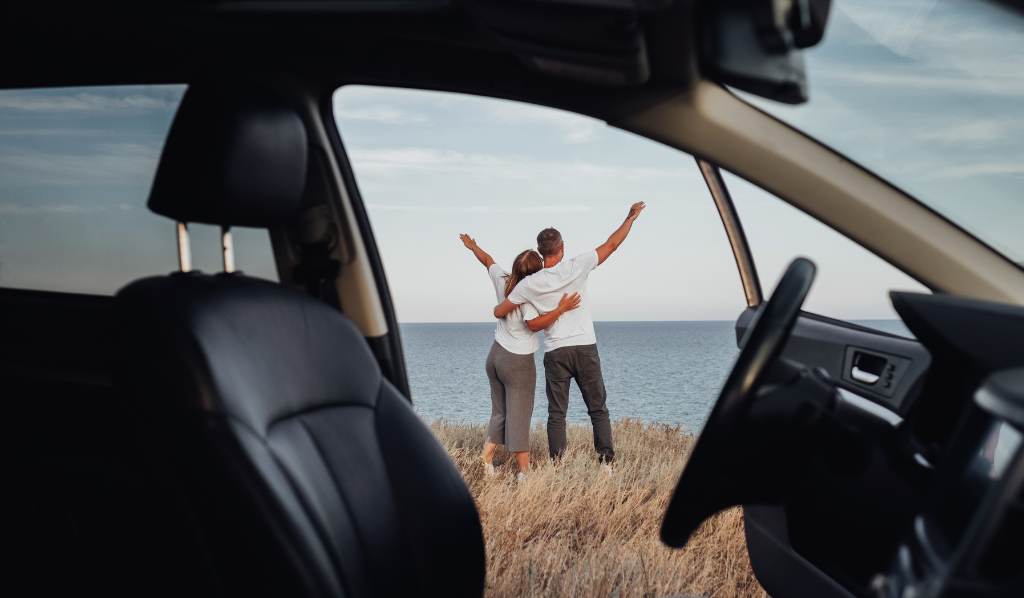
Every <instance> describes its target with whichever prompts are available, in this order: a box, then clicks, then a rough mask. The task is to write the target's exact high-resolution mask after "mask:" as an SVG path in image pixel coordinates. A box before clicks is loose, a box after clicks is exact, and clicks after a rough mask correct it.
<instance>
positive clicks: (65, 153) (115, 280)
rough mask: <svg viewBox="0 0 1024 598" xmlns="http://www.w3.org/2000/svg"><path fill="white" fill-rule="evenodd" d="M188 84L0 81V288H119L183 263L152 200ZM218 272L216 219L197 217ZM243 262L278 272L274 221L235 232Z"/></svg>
mask: <svg viewBox="0 0 1024 598" xmlns="http://www.w3.org/2000/svg"><path fill="white" fill-rule="evenodd" d="M184 91H185V86H184V85H162V86H118V87H94V88H88V87H79V88H54V89H31V90H0V287H10V288H28V289H39V290H46V291H64V292H80V293H95V294H112V293H114V292H116V291H117V289H119V288H120V287H122V286H123V285H124V284H125V283H127V282H130V281H132V280H134V279H136V278H139V277H142V276H149V275H154V274H163V273H166V272H169V271H172V270H175V269H176V268H177V248H176V241H175V239H176V237H175V232H174V224H173V222H171V221H170V220H168V219H167V218H164V217H162V216H158V215H156V214H153V213H152V212H150V211H149V210H147V209H146V200H147V198H148V196H149V189H150V185H151V184H152V181H153V175H154V173H155V172H156V165H157V160H158V159H159V156H160V151H161V149H162V147H163V143H164V139H165V138H166V136H167V132H168V129H169V128H170V125H171V121H172V119H173V118H174V113H175V110H176V109H177V106H178V103H179V102H180V100H181V97H182V94H183V93H184ZM190 229H191V231H192V236H193V261H194V266H195V267H196V268H197V269H202V270H206V271H218V270H220V269H221V266H220V242H219V240H218V237H217V235H218V233H217V231H216V229H215V228H214V227H206V226H201V225H191V226H190ZM233 233H234V239H235V247H236V253H237V258H236V261H237V264H238V267H239V269H241V270H243V271H246V272H247V273H249V274H253V275H256V276H262V277H265V278H270V279H274V280H276V278H277V274H276V268H275V266H274V261H273V255H272V251H271V247H270V241H269V237H268V235H267V233H266V231H262V230H249V229H235V230H233Z"/></svg>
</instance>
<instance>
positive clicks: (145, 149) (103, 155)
mask: <svg viewBox="0 0 1024 598" xmlns="http://www.w3.org/2000/svg"><path fill="white" fill-rule="evenodd" d="M158 158H159V152H158V151H157V150H156V149H155V148H153V147H150V146H148V145H145V144H139V143H109V144H98V145H97V146H95V148H94V151H93V152H91V153H83V154H59V153H51V152H34V151H6V152H0V179H3V180H6V181H19V182H21V183H25V182H28V183H32V184H39V185H54V184H60V185H68V184H79V185H81V184H95V183H101V184H111V183H113V184H118V185H120V184H136V183H139V182H141V181H146V180H148V179H149V177H151V176H152V175H153V173H154V172H155V171H156V163H157V159H158Z"/></svg>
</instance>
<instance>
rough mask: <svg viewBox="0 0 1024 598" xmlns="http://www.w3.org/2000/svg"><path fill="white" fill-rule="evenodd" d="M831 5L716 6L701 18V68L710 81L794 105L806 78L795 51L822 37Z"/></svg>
mask: <svg viewBox="0 0 1024 598" xmlns="http://www.w3.org/2000/svg"><path fill="white" fill-rule="evenodd" d="M831 8H832V2H831V0H719V1H717V2H714V3H708V4H707V5H706V8H705V10H704V12H703V13H702V14H701V16H700V19H701V66H702V69H703V70H704V71H705V74H706V75H708V76H709V77H710V78H712V79H713V80H715V81H718V82H720V83H724V84H726V85H731V86H733V87H735V88H737V89H742V90H744V91H748V92H750V93H753V94H756V95H759V96H762V97H765V98H769V99H772V100H777V101H780V102H786V103H789V104H800V103H803V102H806V101H807V76H806V72H805V69H804V62H803V56H802V55H801V53H800V51H801V50H802V49H803V48H809V47H811V46H814V45H816V44H818V43H819V42H820V41H821V39H822V38H823V37H824V35H825V26H826V24H827V22H828V16H829V11H830V9H831Z"/></svg>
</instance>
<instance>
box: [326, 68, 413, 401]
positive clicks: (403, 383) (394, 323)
mask: <svg viewBox="0 0 1024 598" xmlns="http://www.w3.org/2000/svg"><path fill="white" fill-rule="evenodd" d="M342 87H344V86H342ZM342 87H338V88H332V89H330V90H329V92H327V93H325V94H323V96H322V97H321V99H320V120H321V121H322V124H323V126H324V130H326V131H327V137H328V139H329V140H330V142H331V149H333V150H334V153H335V159H336V160H337V164H338V169H339V171H340V172H341V179H342V183H344V185H345V191H346V193H347V194H348V200H349V204H350V205H351V207H352V212H353V214H355V220H356V223H355V224H356V226H357V227H358V228H359V233H360V234H361V235H362V237H363V245H364V249H365V250H366V257H367V259H368V260H369V262H370V269H371V270H372V271H373V278H374V281H375V282H376V284H377V296H378V297H379V298H380V303H381V309H382V310H383V311H384V317H385V319H386V320H387V325H388V332H387V334H386V335H385V336H386V337H387V338H388V341H387V342H382V341H380V340H379V339H371V338H367V342H369V343H370V347H371V348H372V349H373V350H374V353H375V354H376V355H377V359H378V361H379V362H380V367H381V371H382V372H383V373H384V377H385V378H387V379H388V380H389V381H390V382H391V384H393V385H394V386H395V388H397V389H398V391H399V392H400V393H402V395H403V396H405V397H406V398H407V399H408V400H409V401H410V402H412V393H411V392H410V389H409V375H408V373H407V371H406V367H405V353H404V351H403V350H402V336H401V332H400V330H399V328H398V318H397V317H395V306H394V302H393V301H392V300H391V290H390V288H389V286H388V281H387V277H386V276H385V274H384V264H383V262H381V259H380V252H379V250H378V249H377V240H376V238H375V237H374V235H373V229H372V227H371V226H370V218H369V215H368V214H367V213H366V206H365V204H364V203H363V197H362V195H361V194H360V193H359V186H358V185H357V184H356V177H355V172H354V171H353V170H352V164H351V162H349V159H348V153H347V152H346V151H345V144H344V142H343V141H342V139H341V133H340V131H338V126H337V121H336V120H335V118H334V102H333V100H334V94H336V93H337V92H338V91H339V90H340V89H341V88H342Z"/></svg>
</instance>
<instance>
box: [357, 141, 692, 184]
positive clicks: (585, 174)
mask: <svg viewBox="0 0 1024 598" xmlns="http://www.w3.org/2000/svg"><path fill="white" fill-rule="evenodd" d="M350 157H351V158H352V161H353V162H354V165H355V171H356V173H358V174H359V175H360V176H362V177H381V178H382V180H389V179H390V178H391V177H394V176H398V175H403V174H405V175H408V174H417V173H420V174H429V175H432V176H440V175H445V174H446V175H461V176H475V177H480V178H484V179H487V180H495V181H496V180H510V179H511V180H544V179H547V180H556V179H557V180H568V181H580V180H588V181H592V180H594V179H600V180H609V179H614V180H619V181H621V180H638V179H643V180H649V179H652V178H666V177H675V176H680V175H681V174H683V173H682V172H681V169H680V170H677V169H671V168H655V167H649V166H618V165H612V164H599V163H595V162H585V161H557V160H537V159H534V158H529V157H524V156H515V155H511V156H503V155H495V154H485V153H464V152H458V151H454V150H441V149H434V148H425V147H401V148H378V149H363V150H354V151H352V152H351V153H350Z"/></svg>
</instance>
